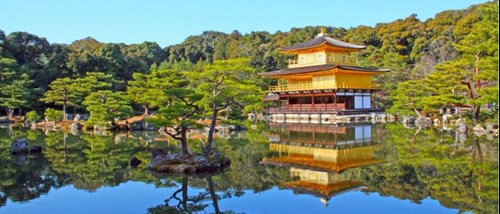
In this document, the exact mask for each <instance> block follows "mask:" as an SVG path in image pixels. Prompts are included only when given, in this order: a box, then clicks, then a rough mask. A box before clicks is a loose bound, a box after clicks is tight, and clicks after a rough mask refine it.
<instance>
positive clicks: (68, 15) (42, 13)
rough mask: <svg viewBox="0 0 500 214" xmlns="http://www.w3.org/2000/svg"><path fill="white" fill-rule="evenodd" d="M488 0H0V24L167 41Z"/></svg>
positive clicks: (53, 36) (380, 18)
mask: <svg viewBox="0 0 500 214" xmlns="http://www.w3.org/2000/svg"><path fill="white" fill-rule="evenodd" d="M483 2H486V0H418V1H417V0H384V1H373V0H253V1H236V0H232V1H230V0H217V1H207V0H205V1H195V0H179V1H168V0H140V1H139V0H136V1H133V0H85V1H83V0H81V1H76V0H74V1H73V0H45V1H42V0H2V1H1V2H0V29H1V30H3V31H5V33H6V34H9V33H11V32H14V31H26V32H29V33H33V34H36V35H38V36H41V37H45V38H47V40H48V41H49V42H51V43H66V44H69V43H71V42H73V41H75V40H77V39H82V38H85V37H87V36H91V37H93V38H95V39H97V40H99V41H101V42H114V43H126V44H131V43H141V42H143V41H152V42H157V43H158V44H160V46H162V47H165V46H168V45H172V44H178V43H181V42H182V41H183V40H184V39H185V38H186V37H188V36H190V35H198V34H201V33H202V32H203V31H206V30H214V31H220V32H225V33H230V32H232V31H233V30H239V31H240V32H241V33H243V34H245V33H249V32H252V31H268V32H270V33H274V32H276V31H278V30H279V31H289V30H290V28H292V27H305V26H318V25H323V26H332V27H344V28H349V27H356V26H358V25H368V26H374V25H375V24H377V23H383V22H391V21H394V20H396V19H400V18H405V17H407V16H409V15H411V14H414V13H415V14H417V15H418V16H417V17H418V18H419V19H420V20H422V21H424V20H426V19H428V18H432V17H434V15H435V14H436V13H439V12H441V11H444V10H450V9H464V8H467V7H469V6H470V5H472V4H478V3H483Z"/></svg>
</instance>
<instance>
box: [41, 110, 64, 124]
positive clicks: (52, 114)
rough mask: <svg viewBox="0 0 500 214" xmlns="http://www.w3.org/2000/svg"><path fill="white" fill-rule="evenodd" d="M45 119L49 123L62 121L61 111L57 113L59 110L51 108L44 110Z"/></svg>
mask: <svg viewBox="0 0 500 214" xmlns="http://www.w3.org/2000/svg"><path fill="white" fill-rule="evenodd" d="M44 114H45V117H47V119H48V120H49V121H54V122H55V121H58V120H62V111H59V110H56V109H53V108H46V109H45V113H44Z"/></svg>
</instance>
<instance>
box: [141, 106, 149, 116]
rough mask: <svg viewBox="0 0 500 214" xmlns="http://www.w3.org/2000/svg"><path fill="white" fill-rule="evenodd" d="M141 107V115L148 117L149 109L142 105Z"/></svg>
mask: <svg viewBox="0 0 500 214" xmlns="http://www.w3.org/2000/svg"><path fill="white" fill-rule="evenodd" d="M142 107H143V108H144V114H143V115H146V116H148V115H149V108H148V106H147V105H143V106H142Z"/></svg>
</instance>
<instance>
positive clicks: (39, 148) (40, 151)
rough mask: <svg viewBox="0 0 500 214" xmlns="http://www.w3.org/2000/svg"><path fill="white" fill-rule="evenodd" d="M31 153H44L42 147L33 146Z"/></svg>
mask: <svg viewBox="0 0 500 214" xmlns="http://www.w3.org/2000/svg"><path fill="white" fill-rule="evenodd" d="M30 152H31V153H32V154H35V153H42V147H41V146H32V147H31V149H30Z"/></svg>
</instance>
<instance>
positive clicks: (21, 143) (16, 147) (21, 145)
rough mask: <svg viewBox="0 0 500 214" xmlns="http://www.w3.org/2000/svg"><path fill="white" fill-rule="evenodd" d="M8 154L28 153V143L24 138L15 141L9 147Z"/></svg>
mask: <svg viewBox="0 0 500 214" xmlns="http://www.w3.org/2000/svg"><path fill="white" fill-rule="evenodd" d="M10 152H11V153H12V154H19V153H28V141H27V140H26V138H21V139H17V140H15V141H14V142H13V143H12V145H11V146H10Z"/></svg>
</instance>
